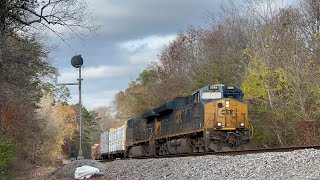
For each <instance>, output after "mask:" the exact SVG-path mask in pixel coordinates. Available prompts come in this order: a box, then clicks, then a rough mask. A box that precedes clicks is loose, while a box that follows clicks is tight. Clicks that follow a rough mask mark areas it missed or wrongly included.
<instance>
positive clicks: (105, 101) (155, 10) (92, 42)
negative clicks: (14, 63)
mask: <svg viewBox="0 0 320 180" xmlns="http://www.w3.org/2000/svg"><path fill="white" fill-rule="evenodd" d="M87 2H88V6H89V8H90V9H91V10H92V15H93V16H94V17H96V21H95V23H97V24H99V25H100V26H101V28H100V29H99V30H98V31H97V32H96V34H95V35H91V34H88V35H86V36H84V37H81V38H77V37H76V38H66V39H65V41H62V40H61V39H60V38H59V37H57V36H55V35H51V36H50V39H49V42H48V43H49V44H50V45H51V46H54V47H55V48H53V50H52V51H51V53H50V55H49V58H50V61H51V63H52V64H53V65H54V66H55V67H57V68H58V69H59V73H60V76H59V78H58V82H59V83H72V82H75V81H76V79H77V76H78V71H77V70H76V69H75V68H73V67H72V66H71V64H70V60H71V58H72V57H73V56H74V55H78V54H81V56H82V57H83V59H84V68H83V86H82V89H83V92H82V98H83V104H84V106H85V107H86V108H88V109H90V110H92V109H93V108H95V107H99V106H109V105H111V103H112V101H113V99H114V95H115V94H116V93H117V92H119V91H122V90H125V89H126V88H127V87H128V84H129V82H130V81H132V80H135V79H136V78H137V77H138V75H139V73H141V72H142V71H143V70H144V69H145V68H146V67H147V66H148V64H149V63H150V62H157V61H158V58H157V55H159V54H160V53H161V50H162V49H163V48H164V47H166V46H167V45H168V44H169V43H170V42H172V41H173V40H174V39H175V37H176V35H177V33H178V32H181V31H185V30H187V28H188V27H189V26H191V25H192V26H203V25H204V24H206V22H207V20H208V12H211V13H212V12H213V13H215V12H217V11H218V9H219V6H220V4H221V1H217V0H197V1H191V0H175V1H172V0H152V1H150V0H134V1H133V0H121V1H119V0H88V1H87ZM69 89H70V90H71V95H72V98H71V99H70V103H77V102H78V88H77V87H76V86H69Z"/></svg>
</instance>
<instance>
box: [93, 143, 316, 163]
mask: <svg viewBox="0 0 320 180" xmlns="http://www.w3.org/2000/svg"><path fill="white" fill-rule="evenodd" d="M299 149H320V146H294V147H284V148H262V149H248V150H241V151H224V152H202V153H191V154H172V155H166V156H145V157H134V158H124V159H104V160H98V161H99V162H112V161H114V160H126V159H157V158H174V157H188V156H207V155H218V156H234V155H241V154H257V153H265V152H290V151H294V150H299Z"/></svg>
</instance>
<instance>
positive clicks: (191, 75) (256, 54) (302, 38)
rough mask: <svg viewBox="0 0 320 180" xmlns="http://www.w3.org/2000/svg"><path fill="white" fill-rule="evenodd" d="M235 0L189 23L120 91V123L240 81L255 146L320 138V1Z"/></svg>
mask: <svg viewBox="0 0 320 180" xmlns="http://www.w3.org/2000/svg"><path fill="white" fill-rule="evenodd" d="M265 3H266V4H265V6H262V4H264V3H260V2H259V1H254V0H253V1H251V0H248V1H244V3H242V4H241V3H240V2H239V3H237V2H230V3H229V4H227V5H225V6H223V7H222V13H221V15H220V16H219V17H216V16H213V15H210V17H211V18H210V22H209V23H208V24H209V25H208V26H207V27H192V26H191V27H190V28H189V29H188V30H186V31H184V32H180V33H178V35H177V37H176V39H175V40H174V41H173V42H171V43H170V45H169V46H168V47H166V48H165V49H164V50H163V51H162V52H161V53H160V54H159V59H160V62H155V63H153V64H150V66H149V67H148V68H147V69H145V70H144V71H143V72H142V73H141V74H140V76H139V77H138V78H137V79H136V80H134V81H132V82H131V83H130V84H129V87H128V88H127V89H126V90H124V91H121V92H119V93H118V94H117V95H116V97H115V100H114V109H116V117H117V118H118V120H119V121H122V122H124V121H126V120H128V119H129V118H132V117H135V116H139V115H140V114H141V113H143V112H145V111H146V110H148V109H150V108H154V107H156V106H159V105H160V104H161V103H164V102H166V101H169V100H171V99H173V98H174V97H176V96H185V95H188V94H190V93H192V92H193V91H194V90H196V89H198V88H200V87H203V86H205V85H210V84H217V83H221V84H225V85H232V86H238V87H240V88H241V89H242V90H243V92H244V94H245V101H246V102H247V103H248V104H249V106H250V120H251V122H252V123H253V125H254V139H253V141H252V145H253V146H254V147H283V146H294V145H314V144H319V142H318V140H317V139H318V138H319V136H320V134H319V132H320V131H319V130H320V129H319V128H320V126H319V125H320V111H319V103H320V85H319V80H320V79H319V77H320V71H319V70H320V61H319V58H318V57H319V52H320V49H319V42H320V41H319V40H320V38H319V37H320V30H319V19H320V11H319V8H320V2H319V1H304V0H302V1H299V2H298V4H293V5H292V6H287V7H285V8H282V9H278V8H271V7H273V6H274V4H276V1H266V2H265Z"/></svg>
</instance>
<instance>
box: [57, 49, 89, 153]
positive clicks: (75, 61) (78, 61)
mask: <svg viewBox="0 0 320 180" xmlns="http://www.w3.org/2000/svg"><path fill="white" fill-rule="evenodd" d="M71 65H72V66H73V67H75V68H76V69H77V70H78V71H79V78H78V79H77V80H78V82H77V83H58V76H57V75H56V86H65V85H78V88H79V126H80V130H79V131H80V137H79V153H78V157H77V159H84V157H83V156H82V113H81V107H82V101H81V81H82V80H83V79H82V76H81V68H82V65H83V59H82V57H81V55H76V56H73V57H72V58H71Z"/></svg>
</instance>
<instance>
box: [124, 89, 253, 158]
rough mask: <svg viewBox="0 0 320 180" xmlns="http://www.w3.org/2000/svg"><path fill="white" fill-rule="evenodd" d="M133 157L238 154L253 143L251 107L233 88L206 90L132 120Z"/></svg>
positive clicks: (128, 148) (129, 136)
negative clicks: (251, 135) (195, 153)
mask: <svg viewBox="0 0 320 180" xmlns="http://www.w3.org/2000/svg"><path fill="white" fill-rule="evenodd" d="M125 137H126V139H125V147H126V150H125V152H126V155H127V156H129V157H137V156H155V155H160V156H161V155H162V156H164V155H168V154H181V153H193V152H205V151H217V152H218V151H234V150H241V149H243V148H245V147H246V146H247V145H248V144H249V142H250V132H249V121H248V106H247V105H246V104H245V103H244V102H243V93H242V91H241V90H240V89H238V88H236V87H233V86H225V85H222V84H216V85H211V86H205V87H203V88H201V89H199V90H197V91H196V92H194V93H192V94H191V95H189V96H186V97H177V98H175V99H174V100H172V101H169V102H167V103H164V104H163V105H161V106H159V107H157V108H154V109H151V110H149V111H148V112H146V113H144V114H142V115H141V116H139V117H136V118H133V119H130V120H128V122H127V127H126V136H125Z"/></svg>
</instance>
